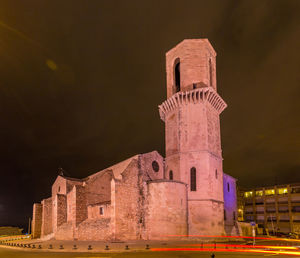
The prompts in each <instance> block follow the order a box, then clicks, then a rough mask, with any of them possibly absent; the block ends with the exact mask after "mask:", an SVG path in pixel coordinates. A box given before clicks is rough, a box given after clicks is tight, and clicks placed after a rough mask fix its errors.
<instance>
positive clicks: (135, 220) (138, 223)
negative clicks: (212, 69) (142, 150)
mask: <svg viewBox="0 0 300 258" xmlns="http://www.w3.org/2000/svg"><path fill="white" fill-rule="evenodd" d="M138 172H139V169H138V161H137V160H136V159H133V160H132V161H131V163H130V164H129V165H128V167H127V168H126V169H125V171H124V172H123V173H122V180H121V181H119V180H116V181H115V186H114V187H113V188H112V191H113V193H112V223H113V224H114V225H113V228H112V229H113V230H114V232H115V238H116V239H120V240H126V239H127V240H130V239H139V238H140V237H141V236H140V231H141V227H142V226H143V223H144V218H143V217H139V215H138V207H139V206H138V205H139V203H138V202H139V201H138V200H139V198H138V196H139V191H138V188H137V185H138ZM113 195H114V197H113Z"/></svg>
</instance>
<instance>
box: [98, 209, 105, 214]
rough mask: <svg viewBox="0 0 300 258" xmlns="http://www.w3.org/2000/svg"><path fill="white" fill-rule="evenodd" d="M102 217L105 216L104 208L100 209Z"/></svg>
mask: <svg viewBox="0 0 300 258" xmlns="http://www.w3.org/2000/svg"><path fill="white" fill-rule="evenodd" d="M99 211H100V215H103V214H104V209H103V207H100V210H99Z"/></svg>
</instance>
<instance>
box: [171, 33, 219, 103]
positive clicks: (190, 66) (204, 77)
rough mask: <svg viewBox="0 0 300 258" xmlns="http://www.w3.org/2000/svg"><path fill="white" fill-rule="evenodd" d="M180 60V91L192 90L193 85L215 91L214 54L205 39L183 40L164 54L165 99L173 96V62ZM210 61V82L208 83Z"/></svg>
mask: <svg viewBox="0 0 300 258" xmlns="http://www.w3.org/2000/svg"><path fill="white" fill-rule="evenodd" d="M177 58H179V59H180V82H181V83H180V84H181V90H182V91H187V90H191V89H192V84H193V83H200V84H203V85H207V86H212V87H213V88H214V89H216V84H217V83H216V52H215V51H214V49H213V47H212V46H211V45H210V43H209V41H208V40H207V39H192V40H184V41H182V42H180V43H179V44H178V45H177V46H175V47H174V48H172V49H171V50H170V51H168V52H167V53H166V72H167V97H168V98H169V97H171V96H172V95H173V94H174V90H175V86H174V62H175V60H176V59H177ZM209 59H211V68H212V76H211V77H212V82H210V72H209Z"/></svg>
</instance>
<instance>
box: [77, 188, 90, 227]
mask: <svg viewBox="0 0 300 258" xmlns="http://www.w3.org/2000/svg"><path fill="white" fill-rule="evenodd" d="M74 188H75V189H76V226H77V225H78V224H79V223H81V222H82V221H84V220H85V219H87V204H86V194H85V188H84V187H83V186H80V185H75V186H74Z"/></svg>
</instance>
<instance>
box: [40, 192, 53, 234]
mask: <svg viewBox="0 0 300 258" xmlns="http://www.w3.org/2000/svg"><path fill="white" fill-rule="evenodd" d="M42 205H43V212H42V215H43V216H42V218H43V219H42V229H41V236H42V237H44V236H46V235H49V234H51V233H52V232H53V227H52V198H51V197H50V198H48V199H44V200H43V201H42Z"/></svg>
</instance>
